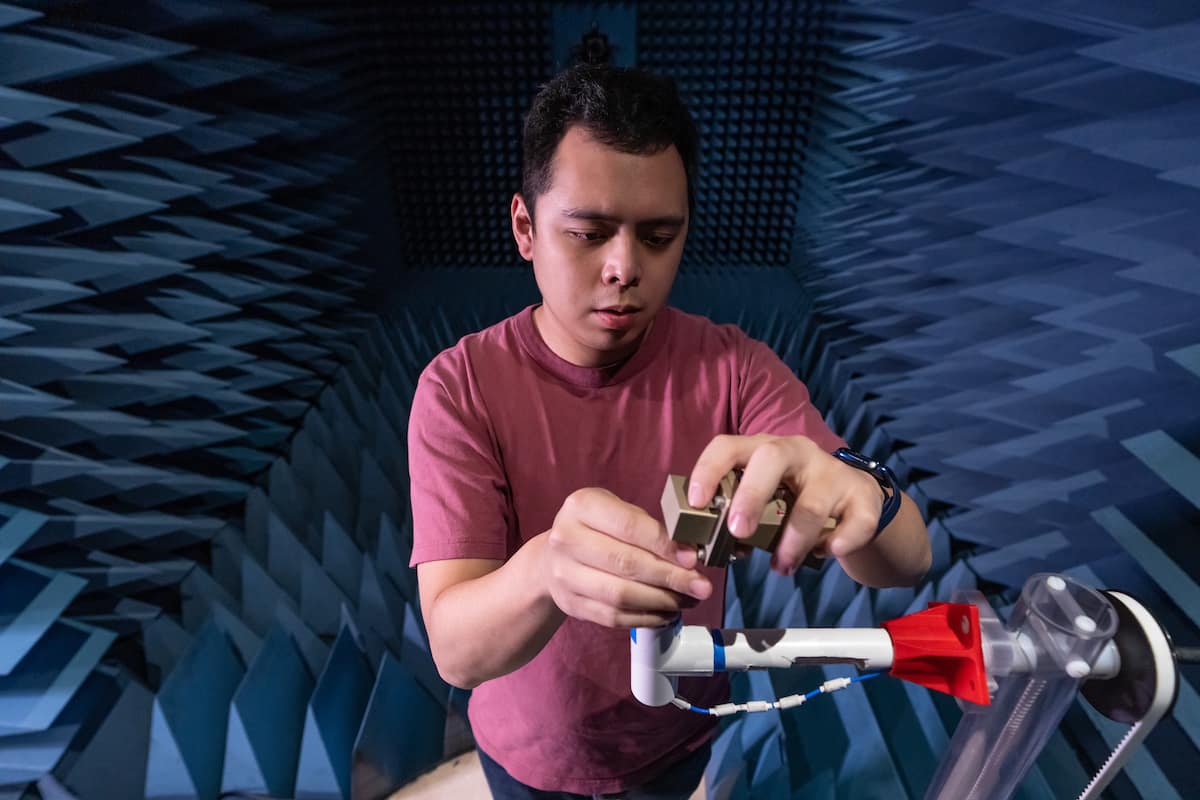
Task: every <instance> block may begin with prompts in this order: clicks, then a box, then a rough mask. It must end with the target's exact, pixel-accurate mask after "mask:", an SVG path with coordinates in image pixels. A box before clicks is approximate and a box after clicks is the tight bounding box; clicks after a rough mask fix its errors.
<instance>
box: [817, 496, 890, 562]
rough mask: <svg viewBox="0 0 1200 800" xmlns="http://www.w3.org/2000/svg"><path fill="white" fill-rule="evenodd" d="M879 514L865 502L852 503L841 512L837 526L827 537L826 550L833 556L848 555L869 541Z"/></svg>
mask: <svg viewBox="0 0 1200 800" xmlns="http://www.w3.org/2000/svg"><path fill="white" fill-rule="evenodd" d="M878 525H879V514H878V513H877V512H874V511H873V510H872V509H871V508H870V505H869V504H867V503H854V504H852V505H850V506H849V507H847V509H846V510H845V511H843V512H842V516H841V519H840V520H838V525H837V528H836V529H834V532H833V535H832V536H830V537H829V544H828V550H829V553H830V555H832V556H834V557H835V558H841V557H843V556H847V555H850V554H851V553H853V552H854V551H856V550H860V549H862V548H863V547H865V546H867V545H868V544H870V543H871V541H872V540H873V539H874V538H875V528H876V527H877V526H878Z"/></svg>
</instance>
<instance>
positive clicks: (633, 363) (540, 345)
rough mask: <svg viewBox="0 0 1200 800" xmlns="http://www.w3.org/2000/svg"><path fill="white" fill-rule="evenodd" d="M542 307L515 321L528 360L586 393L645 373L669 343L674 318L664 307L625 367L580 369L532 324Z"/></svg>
mask: <svg viewBox="0 0 1200 800" xmlns="http://www.w3.org/2000/svg"><path fill="white" fill-rule="evenodd" d="M539 305H540V303H534V304H533V305H531V306H529V307H528V308H526V309H525V310H524V311H522V312H521V313H519V314H518V315H517V317H516V320H515V323H516V331H517V335H518V337H519V338H520V340H521V345H522V347H524V349H525V352H526V353H528V354H529V357H530V358H532V359H533V360H534V361H535V362H537V364H538V366H540V367H542V368H543V369H544V370H546V371H547V372H549V373H550V374H551V375H553V376H554V377H556V378H558V379H559V380H561V381H563V382H564V383H568V384H570V385H572V386H578V387H581V388H586V389H597V388H600V387H602V386H612V385H614V384H618V383H624V382H625V381H627V380H629V379H630V378H632V377H633V376H634V375H636V374H638V373H639V372H641V371H642V370H643V369H645V367H646V365H647V364H649V363H650V362H651V361H653V360H654V356H655V354H657V353H658V351H659V350H660V349H662V345H663V343H664V342H666V340H667V336H668V334H669V333H670V328H671V322H672V321H673V318H674V311H673V309H671V308H669V307H665V306H664V307H663V308H662V310H660V311H659V312H658V315H657V316H656V317H655V318H654V324H653V325H651V326H650V330H649V331H647V332H646V335H645V338H643V339H642V343H641V344H640V345H638V349H637V350H635V351H634V353H633V355H631V356H630V357H629V358H627V359H626V360H625V361H623V362H622V363H620V364H617V365H614V366H608V367H581V366H578V365H576V364H572V363H571V362H569V361H567V360H566V359H564V358H562V357H560V356H559V355H558V354H557V353H555V352H554V351H553V350H551V349H550V346H549V345H548V344H546V341H545V339H543V338H542V335H541V334H540V333H538V330H537V326H536V325H535V324H534V322H533V311H534V309H536V308H537V307H538V306H539Z"/></svg>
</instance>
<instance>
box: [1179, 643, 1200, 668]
mask: <svg viewBox="0 0 1200 800" xmlns="http://www.w3.org/2000/svg"><path fill="white" fill-rule="evenodd" d="M1175 660H1176V661H1178V662H1179V663H1180V664H1200V647H1176V648H1175Z"/></svg>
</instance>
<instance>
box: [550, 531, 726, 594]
mask: <svg viewBox="0 0 1200 800" xmlns="http://www.w3.org/2000/svg"><path fill="white" fill-rule="evenodd" d="M573 556H574V558H575V560H576V561H577V562H578V563H580V564H584V565H586V566H588V567H590V568H592V569H595V570H598V571H600V572H602V573H604V574H606V575H610V576H614V577H616V578H620V579H623V580H627V581H634V582H637V583H640V584H643V585H646V586H650V587H656V588H657V589H659V590H664V589H665V590H669V591H672V592H677V593H679V594H687V595H691V596H692V597H695V598H697V599H699V600H703V599H705V598H706V597H708V596H709V595H710V594H712V583H711V582H710V581H709V580H708V579H707V578H706V577H704V576H703V575H702V574H700V573H699V572H698V571H696V570H694V569H684V568H683V567H682V566H680V565H679V564H676V563H672V562H670V561H667V560H665V559H663V558H660V557H658V556H657V555H655V554H654V553H651V552H648V551H646V550H643V549H641V548H640V547H635V546H632V545H629V544H626V543H625V542H622V541H619V540H617V539H613V538H611V537H608V536H597V537H595V539H594V540H593V541H589V542H588V546H587V547H581V548H579V549H578V551H577V552H575V553H573Z"/></svg>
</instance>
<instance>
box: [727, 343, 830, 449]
mask: <svg viewBox="0 0 1200 800" xmlns="http://www.w3.org/2000/svg"><path fill="white" fill-rule="evenodd" d="M739 344H740V345H741V346H740V348H739V349H740V350H741V357H740V358H739V362H740V371H739V372H740V380H739V381H738V411H739V413H738V420H737V424H738V433H739V434H741V435H743V436H753V435H754V434H758V433H771V434H775V435H777V436H807V437H808V438H810V439H812V440H813V441H814V442H816V443H817V444H818V445H819V446H820V447H821V449H822V450H824V451H825V452H827V453H831V452H833V451H834V450H836V449H838V448H839V447H845V446H846V443H845V442H844V441H843V440H842V438H841V437H840V436H838V435H837V434H836V433H834V432H833V431H832V430H830V428H829V426H828V425H826V424H825V420H824V419H822V417H821V413H820V412H819V411H818V410H817V409H816V407H815V406H814V405H813V404H812V400H811V398H810V397H809V394H808V387H806V386H805V385H804V383H803V382H801V380H800V379H799V378H797V377H796V375H795V373H793V372H792V370H791V369H789V368H788V366H787V364H784V363H783V361H782V360H781V359H780V358H779V356H777V355H776V354H775V351H773V350H772V349H771V348H770V347H768V346H767V345H765V344H763V343H762V342H759V341H757V340H755V339H751V338H749V337H745V338H743V339H742V341H741V342H740V343H739Z"/></svg>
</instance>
